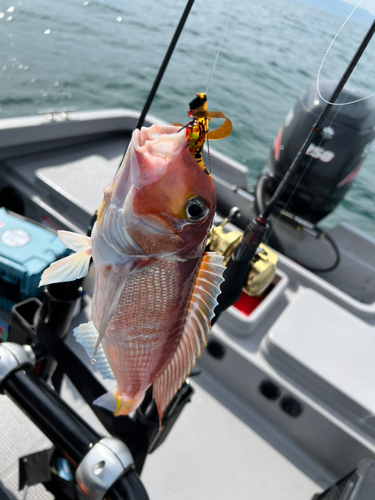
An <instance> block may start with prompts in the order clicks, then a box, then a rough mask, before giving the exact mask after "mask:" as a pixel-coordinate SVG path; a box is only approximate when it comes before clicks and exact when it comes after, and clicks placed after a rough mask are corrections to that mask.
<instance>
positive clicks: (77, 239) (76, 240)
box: [57, 231, 91, 252]
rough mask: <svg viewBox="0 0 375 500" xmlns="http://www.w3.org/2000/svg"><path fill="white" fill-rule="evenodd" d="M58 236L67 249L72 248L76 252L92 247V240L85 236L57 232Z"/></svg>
mask: <svg viewBox="0 0 375 500" xmlns="http://www.w3.org/2000/svg"><path fill="white" fill-rule="evenodd" d="M57 236H58V237H59V240H60V241H61V243H63V244H64V245H65V246H66V248H70V249H71V250H74V251H75V252H80V251H81V250H86V249H87V248H89V247H91V238H90V237H89V236H84V235H83V234H78V233H72V232H71V231H57Z"/></svg>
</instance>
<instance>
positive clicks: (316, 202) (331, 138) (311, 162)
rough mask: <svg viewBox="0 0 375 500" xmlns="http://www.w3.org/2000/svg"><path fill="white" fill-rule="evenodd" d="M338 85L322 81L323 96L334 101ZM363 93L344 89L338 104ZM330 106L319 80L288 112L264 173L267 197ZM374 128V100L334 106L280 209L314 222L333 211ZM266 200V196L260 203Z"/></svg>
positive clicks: (352, 99)
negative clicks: (326, 101)
mask: <svg viewBox="0 0 375 500" xmlns="http://www.w3.org/2000/svg"><path fill="white" fill-rule="evenodd" d="M335 86H336V83H335V82H329V81H323V82H321V84H320V92H321V94H322V96H323V98H324V99H326V100H329V98H330V96H331V95H332V93H333V91H334V88H335ZM361 97H364V94H363V93H362V92H359V91H352V90H348V89H344V90H343V91H342V92H341V93H340V95H339V97H338V99H337V101H336V103H343V104H345V103H346V102H351V101H355V100H357V99H360V98H361ZM325 106H326V103H325V102H324V101H323V100H322V99H321V98H320V96H319V95H318V92H317V89H316V83H314V84H312V85H311V86H310V88H309V89H308V91H307V92H306V94H305V95H304V96H303V97H302V98H300V99H298V101H297V102H296V104H295V106H294V107H293V108H292V110H291V111H290V112H289V114H288V115H287V117H286V119H285V122H284V124H283V125H282V127H281V129H280V131H279V133H278V135H277V137H276V139H275V142H274V145H273V148H272V149H271V151H270V155H269V158H268V160H267V162H266V166H265V169H264V171H263V173H262V177H263V185H264V186H265V189H264V192H263V195H264V196H265V197H266V198H268V197H270V196H271V195H272V194H273V192H274V191H275V189H276V187H277V186H278V184H279V183H280V181H281V180H282V178H283V176H284V175H285V173H286V171H287V170H288V168H289V167H290V165H291V163H292V162H293V160H294V158H295V156H296V155H297V153H298V151H299V149H300V148H301V146H302V144H303V142H304V140H305V138H306V136H307V134H308V132H309V131H310V130H311V127H312V126H313V124H314V123H315V122H316V120H317V118H318V116H319V115H320V113H321V112H322V110H323V108H324V107H325ZM374 129H375V98H369V99H366V100H363V101H360V102H357V103H355V104H350V105H346V106H345V105H344V106H341V107H339V106H334V107H333V108H332V109H331V110H330V112H329V114H328V116H327V118H326V120H325V121H324V123H323V126H322V127H321V130H320V132H318V133H317V134H316V135H315V138H314V140H313V142H312V143H311V145H310V146H309V148H308V150H307V152H306V154H305V155H304V156H303V158H302V161H301V163H300V165H299V167H298V168H297V171H296V172H295V173H294V175H293V176H292V177H291V179H290V181H289V185H288V187H287V189H286V190H285V192H284V194H283V195H282V197H281V199H280V202H279V208H284V207H285V208H286V209H287V210H288V211H289V212H291V213H293V214H295V215H297V216H300V217H303V218H304V219H306V220H308V221H310V222H312V223H314V224H315V223H317V222H319V221H320V220H321V219H322V218H324V217H325V216H327V215H328V214H329V213H330V212H332V211H333V210H334V208H335V207H336V206H337V205H338V204H339V203H340V202H341V200H342V199H343V197H344V196H345V194H346V193H347V191H348V190H349V189H350V187H351V185H352V183H353V181H354V179H355V177H356V175H357V174H358V172H359V170H360V168H361V166H362V164H363V161H364V160H365V158H366V156H367V153H368V150H369V148H370V144H371V142H372V140H373V139H374V137H375V130H374ZM265 177H266V178H267V181H266V182H264V179H265ZM293 191H294V192H293ZM292 193H293V195H292ZM291 195H292V196H291ZM261 203H262V204H264V203H265V200H264V199H263V200H262V201H261V202H259V203H258V205H260V204H261ZM286 204H287V205H286Z"/></svg>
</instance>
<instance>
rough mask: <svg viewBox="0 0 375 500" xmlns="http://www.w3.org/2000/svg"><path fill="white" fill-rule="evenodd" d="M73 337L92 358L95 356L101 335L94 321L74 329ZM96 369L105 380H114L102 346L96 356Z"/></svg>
mask: <svg viewBox="0 0 375 500" xmlns="http://www.w3.org/2000/svg"><path fill="white" fill-rule="evenodd" d="M73 331H74V333H73V335H74V336H75V338H76V339H77V342H79V343H80V344H82V345H83V347H84V348H85V349H86V352H87V354H88V355H89V356H90V358H92V357H93V356H94V351H95V346H96V343H97V340H98V337H99V333H98V331H97V329H96V328H95V326H94V323H93V322H92V321H89V322H88V323H83V324H82V325H79V327H77V328H74V330H73ZM95 368H97V369H98V370H99V372H100V373H101V374H102V375H103V378H110V379H114V378H115V377H114V375H113V372H112V370H111V367H110V366H109V363H108V360H107V357H106V355H105V354H104V350H103V347H102V346H101V345H100V346H99V347H98V349H97V351H96V355H95Z"/></svg>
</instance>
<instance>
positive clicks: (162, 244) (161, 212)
mask: <svg viewBox="0 0 375 500" xmlns="http://www.w3.org/2000/svg"><path fill="white" fill-rule="evenodd" d="M187 146H188V142H187V139H186V133H185V131H184V130H180V129H179V128H178V127H175V126H164V125H152V126H151V127H142V129H141V130H135V131H134V132H133V134H132V139H131V142H130V145H129V147H128V150H127V153H126V155H125V158H124V160H123V161H122V163H121V166H120V168H119V170H118V171H117V173H116V175H115V177H114V179H113V181H112V182H111V183H110V184H109V185H108V186H107V187H106V188H105V189H104V197H103V201H102V203H101V205H100V207H99V209H98V213H97V220H96V223H95V224H94V226H93V230H92V234H91V237H88V236H83V235H81V234H77V233H72V232H69V231H58V236H59V238H60V240H61V241H62V242H63V243H64V244H65V246H66V247H67V248H69V249H71V250H73V251H75V252H76V253H73V254H71V255H69V256H68V257H66V258H64V259H61V260H58V261H57V262H55V263H53V264H52V265H51V266H50V267H49V268H48V269H47V270H46V271H44V273H43V275H42V278H41V281H40V286H42V285H49V284H51V283H57V282H64V281H72V280H75V279H78V278H82V277H84V276H86V274H87V273H88V271H89V265H90V260H91V259H92V260H93V263H94V269H95V285H94V292H93V300H92V317H91V320H90V321H89V322H88V323H85V324H83V325H80V326H79V327H78V328H76V329H75V330H74V335H75V337H76V339H77V341H78V342H80V343H81V344H82V345H83V346H84V347H85V349H86V351H87V352H88V354H89V356H90V357H91V358H92V362H94V360H95V367H97V368H98V369H99V371H100V372H101V373H102V375H103V376H104V377H107V378H114V379H115V380H116V382H117V387H116V388H115V389H114V390H113V391H109V392H108V393H106V394H104V395H102V396H101V397H99V398H98V399H97V400H96V401H95V402H94V403H95V404H97V405H99V406H102V407H104V408H107V409H108V410H110V411H112V412H113V413H114V415H116V416H117V415H129V414H130V413H132V412H133V411H134V410H136V409H137V408H138V407H139V405H140V404H141V402H142V400H143V398H144V396H145V393H146V391H147V389H148V388H149V387H150V386H151V385H152V386H153V397H154V399H155V402H156V406H157V410H158V414H159V419H160V422H161V419H162V416H163V414H164V412H165V410H166V408H167V407H168V405H169V403H170V402H171V401H172V399H173V397H174V395H175V394H176V393H177V392H178V390H179V389H180V388H181V386H182V384H183V383H184V381H185V380H186V378H187V377H188V375H189V374H190V372H191V369H192V368H193V367H194V366H195V364H196V360H197V358H198V357H199V356H201V354H202V347H204V346H205V345H206V344H207V335H208V334H209V333H210V330H211V326H210V325H211V319H212V317H213V316H214V312H213V311H214V309H215V307H216V305H217V297H218V295H219V294H220V284H221V283H222V281H223V277H222V275H223V272H224V269H225V267H224V266H223V265H222V260H223V257H221V256H219V255H216V254H215V253H213V252H205V243H206V240H207V236H208V233H209V231H210V228H211V226H212V223H213V218H214V214H215V210H216V192H215V185H214V180H213V178H212V176H211V175H210V174H208V173H207V172H204V171H203V170H202V168H200V166H199V164H198V163H197V161H196V160H195V159H194V157H193V156H192V154H191V152H190V151H189V148H188V147H187Z"/></svg>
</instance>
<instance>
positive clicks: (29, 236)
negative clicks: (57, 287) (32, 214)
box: [0, 208, 71, 309]
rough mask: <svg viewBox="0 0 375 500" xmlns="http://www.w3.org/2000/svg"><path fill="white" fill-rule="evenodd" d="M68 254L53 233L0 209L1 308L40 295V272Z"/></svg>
mask: <svg viewBox="0 0 375 500" xmlns="http://www.w3.org/2000/svg"><path fill="white" fill-rule="evenodd" d="M70 253H71V251H70V250H68V249H67V248H66V247H65V246H64V245H63V244H62V243H61V241H60V240H59V238H58V237H57V234H56V233H55V232H53V231H50V230H48V229H46V228H44V227H43V226H40V225H38V224H35V223H33V222H32V221H30V220H28V219H25V218H24V217H22V216H20V215H17V214H12V213H11V212H8V211H7V210H6V209H5V208H0V307H2V308H3V309H11V307H12V306H13V305H14V304H15V303H17V302H20V301H21V300H25V299H27V298H29V297H38V296H40V294H41V293H42V292H43V287H42V288H38V285H39V281H40V277H41V275H42V273H43V271H44V270H45V269H47V267H48V266H49V265H50V264H51V263H52V262H55V261H56V260H58V259H61V257H65V256H66V255H69V254H70Z"/></svg>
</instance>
